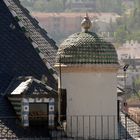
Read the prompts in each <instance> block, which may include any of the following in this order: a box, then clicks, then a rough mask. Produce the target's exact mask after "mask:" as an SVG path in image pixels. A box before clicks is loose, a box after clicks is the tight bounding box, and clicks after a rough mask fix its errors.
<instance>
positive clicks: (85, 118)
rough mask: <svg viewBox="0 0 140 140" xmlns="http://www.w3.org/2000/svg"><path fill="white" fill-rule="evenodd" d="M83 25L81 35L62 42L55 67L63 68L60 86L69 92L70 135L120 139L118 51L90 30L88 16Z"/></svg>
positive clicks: (77, 34) (68, 121) (68, 128)
mask: <svg viewBox="0 0 140 140" xmlns="http://www.w3.org/2000/svg"><path fill="white" fill-rule="evenodd" d="M81 26H82V32H79V33H74V34H73V35H71V36H69V37H68V38H67V39H66V40H64V41H63V42H62V44H61V45H60V47H59V50H58V53H57V57H56V64H55V67H56V68H57V69H58V70H59V68H60V66H61V81H62V82H61V87H62V88H63V89H66V91H67V112H66V113H67V115H66V116H67V120H66V122H67V134H68V135H69V136H73V137H84V138H88V137H91V138H96V139H114V138H116V139H117V90H116V85H117V83H116V73H117V70H118V58H117V54H116V50H115V48H114V46H113V45H112V44H111V43H109V42H106V41H104V40H103V39H102V38H100V37H99V36H97V35H96V34H95V33H93V32H90V31H89V29H90V27H91V21H90V19H89V17H88V15H86V16H85V18H84V20H83V21H82V23H81ZM107 128H109V129H107Z"/></svg>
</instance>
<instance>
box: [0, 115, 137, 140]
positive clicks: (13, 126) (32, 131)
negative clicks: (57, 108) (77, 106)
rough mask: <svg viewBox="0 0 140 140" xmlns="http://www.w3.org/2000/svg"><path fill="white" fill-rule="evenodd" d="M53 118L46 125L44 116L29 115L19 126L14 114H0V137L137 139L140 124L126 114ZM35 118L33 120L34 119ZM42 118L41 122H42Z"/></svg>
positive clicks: (48, 139) (69, 139) (87, 139)
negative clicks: (2, 115)
mask: <svg viewBox="0 0 140 140" xmlns="http://www.w3.org/2000/svg"><path fill="white" fill-rule="evenodd" d="M62 118H66V120H64V121H63V122H60V123H59V122H58V121H57V120H58V119H57V117H55V124H54V126H53V127H49V125H48V121H47V120H48V116H37V118H36V117H35V116H34V117H33V118H30V126H29V127H23V126H21V120H20V119H19V118H17V117H0V139H10V140H16V139H17V140H19V139H21V140H23V139H24V140H25V139H27V140H29V139H31V140H32V139H33V140H40V139H41V140H43V139H44V140H85V139H86V140H97V139H100V140H101V139H107V140H109V139H111V140H113V139H114V140H115V139H138V138H139V130H140V127H139V125H137V124H136V123H135V122H134V121H133V120H132V119H130V118H129V116H126V115H124V114H122V113H121V116H120V121H119V122H118V119H117V117H116V116H94V115H92V116H91V115H90V116H88V115H86V116H76V115H74V116H62ZM36 120H37V121H36ZM44 120H45V121H44Z"/></svg>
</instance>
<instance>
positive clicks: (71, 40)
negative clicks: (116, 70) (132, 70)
mask: <svg viewBox="0 0 140 140" xmlns="http://www.w3.org/2000/svg"><path fill="white" fill-rule="evenodd" d="M60 55H61V63H63V64H118V58H117V53H116V50H115V48H114V46H113V45H112V44H111V43H109V42H106V41H104V40H103V39H102V38H100V37H98V36H97V35H96V34H95V33H93V32H89V31H87V32H79V33H75V34H73V35H71V36H69V37H68V38H67V39H66V40H64V41H63V42H62V44H61V45H60V47H59V50H58V53H57V57H56V63H59V61H60Z"/></svg>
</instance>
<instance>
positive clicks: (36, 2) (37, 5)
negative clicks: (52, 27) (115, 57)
mask: <svg viewBox="0 0 140 140" xmlns="http://www.w3.org/2000/svg"><path fill="white" fill-rule="evenodd" d="M20 1H21V2H22V4H23V5H24V6H26V7H27V8H28V9H29V10H31V11H38V12H85V11H88V12H115V13H118V14H121V13H122V12H123V5H122V4H123V1H124V0H20Z"/></svg>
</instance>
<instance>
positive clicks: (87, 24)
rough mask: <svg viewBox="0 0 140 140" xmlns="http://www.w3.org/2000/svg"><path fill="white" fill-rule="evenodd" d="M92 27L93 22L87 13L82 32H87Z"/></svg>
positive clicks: (82, 24) (82, 23)
mask: <svg viewBox="0 0 140 140" xmlns="http://www.w3.org/2000/svg"><path fill="white" fill-rule="evenodd" d="M91 26H92V24H91V21H90V19H89V16H88V13H87V12H86V16H85V17H84V19H83V20H82V22H81V27H82V30H83V31H84V32H87V31H88V30H89V29H90V28H91Z"/></svg>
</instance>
